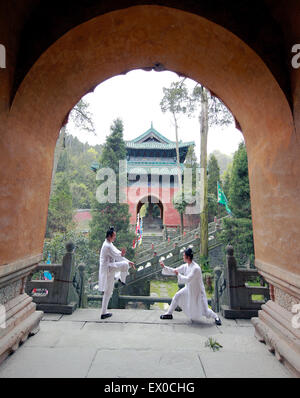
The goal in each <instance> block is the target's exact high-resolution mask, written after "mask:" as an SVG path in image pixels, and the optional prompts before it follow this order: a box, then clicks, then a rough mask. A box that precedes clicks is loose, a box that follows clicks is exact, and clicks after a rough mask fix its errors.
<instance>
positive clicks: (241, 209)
mask: <svg viewBox="0 0 300 398" xmlns="http://www.w3.org/2000/svg"><path fill="white" fill-rule="evenodd" d="M229 181H230V182H229V195H228V199H229V207H230V209H231V210H232V213H233V217H232V218H231V217H230V218H228V219H225V220H224V222H223V226H224V229H223V231H222V232H221V233H220V236H219V239H220V240H221V241H222V242H223V243H224V245H228V244H230V245H232V246H233V247H234V252H235V257H236V259H237V261H238V263H239V264H240V265H243V264H245V263H246V261H247V260H248V259H249V260H250V264H251V266H253V265H254V243H253V230H252V219H251V202H250V187H249V176H248V160H247V151H246V147H245V144H244V143H241V144H240V145H239V148H238V150H237V151H236V152H235V154H234V158H233V164H232V171H231V173H230V179H229ZM226 189H228V188H226Z"/></svg>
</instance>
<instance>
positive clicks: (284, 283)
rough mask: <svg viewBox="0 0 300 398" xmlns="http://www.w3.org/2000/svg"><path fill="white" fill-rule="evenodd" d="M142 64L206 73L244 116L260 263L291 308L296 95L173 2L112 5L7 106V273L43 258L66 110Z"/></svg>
mask: <svg viewBox="0 0 300 398" xmlns="http://www.w3.org/2000/svg"><path fill="white" fill-rule="evenodd" d="M153 21H155V24H153ZM138 68H142V69H146V70H149V69H155V70H158V71H159V70H165V69H166V70H171V71H175V72H178V73H179V74H182V75H185V76H188V77H190V78H192V79H194V80H196V81H199V82H201V83H202V84H204V85H205V86H206V87H207V88H209V89H210V90H211V91H212V92H214V93H215V94H216V95H217V96H218V97H219V98H220V99H222V100H223V101H224V103H225V104H226V105H227V106H228V107H229V108H230V109H231V111H232V112H233V114H234V115H235V118H236V120H237V122H238V124H239V126H240V127H241V129H242V131H243V134H244V137H245V141H246V146H247V152H248V160H249V178H250V187H251V202H252V215H253V230H254V243H255V255H256V265H257V267H258V269H259V270H260V272H261V273H262V274H263V275H264V276H265V278H266V279H267V280H268V281H269V282H270V283H271V284H272V285H274V286H275V290H274V296H273V299H274V300H275V301H276V302H278V303H279V304H280V305H281V306H282V308H283V309H285V310H286V311H288V310H289V309H290V303H291V300H294V299H298V301H299V300H300V276H299V258H300V246H299V245H298V244H297V242H299V240H300V214H299V211H298V205H297V201H296V200H294V198H295V197H299V196H300V185H299V182H298V176H299V174H300V157H299V153H300V144H299V142H298V140H297V136H296V134H295V131H294V125H293V116H292V113H291V109H290V106H289V103H288V101H287V98H286V96H285V94H284V92H283V91H282V88H281V87H280V86H279V84H278V82H277V80H276V79H275V78H274V75H273V74H272V73H271V71H270V70H269V69H268V67H267V65H266V64H265V63H264V62H263V60H262V58H261V57H260V56H259V55H258V54H257V53H256V52H255V51H254V50H253V49H251V48H250V47H249V46H248V45H247V44H246V43H245V42H244V41H242V40H241V39H240V38H239V37H237V36H236V35H234V34H233V33H232V32H230V31H229V30H227V29H225V28H224V27H222V26H220V25H217V24H216V23H213V22H211V21H209V20H208V19H205V18H203V17H201V16H199V15H196V14H193V13H190V12H187V11H181V10H178V9H172V8H168V7H163V6H154V5H143V6H133V7H129V8H127V9H122V10H116V11H113V12H107V13H104V14H103V15H100V16H97V17H95V18H92V19H90V20H88V21H87V22H84V23H82V24H80V25H78V26H76V27H75V28H73V29H71V30H69V31H67V32H66V33H65V34H63V35H61V37H60V38H59V39H58V40H56V41H55V42H54V43H53V44H52V45H50V47H48V49H47V50H46V51H44V53H42V55H41V56H40V57H39V58H38V59H37V60H36V62H35V63H34V64H33V66H32V67H31V69H30V70H29V71H28V73H27V74H26V76H25V77H24V79H23V81H22V83H21V84H20V85H19V87H18V90H17V91H16V94H15V97H14V99H13V102H12V104H11V107H10V108H9V105H8V104H6V105H5V106H2V105H1V111H2V113H1V130H2V142H1V144H2V146H1V152H0V155H1V156H0V162H1V167H0V170H1V174H2V187H1V193H0V194H1V210H2V214H3V217H2V218H1V221H0V235H1V243H0V253H1V258H0V264H1V266H0V278H2V279H3V280H4V278H6V280H7V277H8V275H10V278H19V279H20V278H22V277H23V274H22V272H25V271H24V270H26V269H28V268H30V267H31V266H32V265H34V264H36V263H37V262H38V261H39V259H40V257H41V252H42V248H43V239H44V232H45V227H46V218H47V208H48V199H49V192H50V181H51V172H52V165H53V155H54V148H55V143H56V139H57V136H58V133H59V130H60V128H61V126H62V123H63V121H64V120H65V118H66V115H67V114H68V112H69V111H70V110H71V109H72V107H73V106H74V105H75V104H76V103H77V102H78V100H79V99H80V98H81V97H82V96H83V95H84V94H86V93H87V92H89V91H91V90H92V89H93V88H94V87H95V86H96V85H97V84H99V83H101V82H103V81H104V80H106V79H108V78H110V77H112V76H115V75H117V74H121V73H126V72H127V71H130V70H133V69H138ZM7 84H8V83H7ZM8 91H9V90H8ZM4 94H5V95H4V97H5V96H6V95H7V94H6V92H5V93H4ZM5 98H6V97H5ZM41 175H42V176H43V178H41ZM12 275H14V276H12ZM14 280H15V279H14ZM18 289H19V287H18V288H16V292H15V294H16V295H17V294H18V293H17V291H19V290H20V289H19V290H18Z"/></svg>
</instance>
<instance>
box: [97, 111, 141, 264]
mask: <svg viewBox="0 0 300 398" xmlns="http://www.w3.org/2000/svg"><path fill="white" fill-rule="evenodd" d="M125 158H126V146H125V142H124V140H123V123H122V121H121V120H120V119H117V120H115V121H114V122H113V124H112V126H111V133H110V135H109V136H108V137H107V138H106V142H105V144H104V146H103V150H102V154H101V157H100V165H101V166H100V167H107V168H111V169H113V170H114V172H115V173H116V177H117V196H116V203H108V202H106V203H99V202H98V201H97V200H96V198H95V197H94V198H93V200H92V217H93V218H92V221H91V222H90V247H91V248H93V249H95V250H97V249H98V250H99V248H100V247H101V245H102V243H103V241H104V239H105V235H106V231H107V230H108V229H109V227H110V226H113V227H114V228H115V230H116V232H117V239H116V242H115V243H116V245H117V246H118V247H123V246H124V247H126V248H127V249H128V250H127V254H126V257H127V258H130V259H131V258H132V257H133V255H134V251H133V249H132V242H133V239H134V236H135V235H134V233H132V232H130V231H129V220H130V215H129V206H128V205H127V204H121V203H119V194H118V186H119V184H118V177H119V160H121V159H125Z"/></svg>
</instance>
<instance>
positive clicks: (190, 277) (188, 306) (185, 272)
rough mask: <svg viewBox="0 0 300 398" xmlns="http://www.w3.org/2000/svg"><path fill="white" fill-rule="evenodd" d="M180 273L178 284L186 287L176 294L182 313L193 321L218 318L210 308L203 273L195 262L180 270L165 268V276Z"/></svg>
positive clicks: (163, 272)
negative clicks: (202, 318)
mask: <svg viewBox="0 0 300 398" xmlns="http://www.w3.org/2000/svg"><path fill="white" fill-rule="evenodd" d="M175 269H176V270H177V271H178V284H185V285H186V286H185V287H184V288H182V289H180V290H179V291H178V292H177V293H176V301H177V303H178V305H179V307H180V308H181V309H182V311H183V312H184V313H185V314H186V315H187V317H189V318H190V319H191V320H194V321H200V320H201V317H203V316H205V317H207V318H214V319H216V318H217V317H218V316H217V314H216V313H215V312H213V311H212V310H211V309H210V308H208V303H207V297H206V292H205V287H204V283H203V279H202V271H201V268H200V267H199V265H198V264H197V263H195V262H194V261H192V262H191V264H190V265H188V264H183V265H181V266H180V267H178V268H171V267H166V266H165V267H164V268H163V270H162V274H163V275H174V274H175V272H174V271H175Z"/></svg>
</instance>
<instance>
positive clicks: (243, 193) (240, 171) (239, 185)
mask: <svg viewBox="0 0 300 398" xmlns="http://www.w3.org/2000/svg"><path fill="white" fill-rule="evenodd" d="M227 199H228V200H229V207H230V209H231V211H232V213H233V215H234V217H237V218H251V203H250V186H249V176H248V158H247V151H246V146H245V144H244V143H241V144H240V145H239V149H238V150H237V151H236V152H235V154H234V159H233V165H232V171H231V177H230V187H229V198H227Z"/></svg>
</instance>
